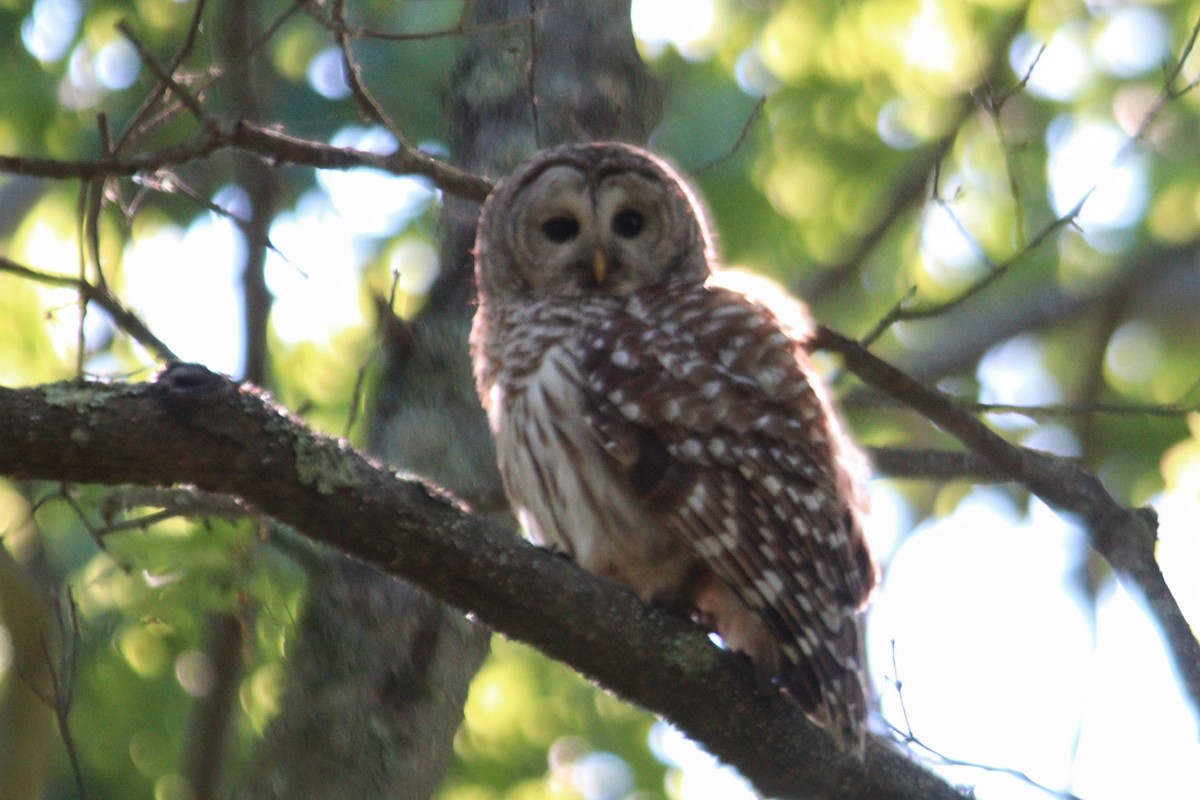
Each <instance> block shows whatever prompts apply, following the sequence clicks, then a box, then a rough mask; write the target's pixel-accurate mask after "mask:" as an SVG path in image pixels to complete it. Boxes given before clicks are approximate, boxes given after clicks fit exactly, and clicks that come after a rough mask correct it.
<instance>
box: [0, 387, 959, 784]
mask: <svg viewBox="0 0 1200 800" xmlns="http://www.w3.org/2000/svg"><path fill="white" fill-rule="evenodd" d="M135 432H136V433H135ZM0 474H5V475H10V476H13V477H15V478H29V479H53V480H65V481H71V482H83V483H108V484H112V483H138V484H151V485H164V484H168V485H169V484H172V483H190V484H194V485H196V486H198V487H200V488H202V489H206V490H208V491H211V492H218V493H221V494H229V495H234V496H239V497H243V498H245V500H246V501H247V502H249V503H250V504H251V505H253V506H255V507H257V508H258V509H259V510H261V511H263V512H264V513H267V514H269V515H271V516H273V517H275V518H276V519H278V520H280V521H281V522H284V523H286V524H289V525H291V526H293V527H295V528H297V529H298V530H300V531H302V532H303V533H305V534H306V535H307V536H309V537H311V538H313V539H315V540H317V541H321V542H324V543H325V544H329V545H332V546H333V547H336V548H338V549H340V550H342V551H344V552H346V553H350V554H352V555H354V556H356V557H357V558H359V559H362V560H363V561H366V562H369V563H370V564H373V565H375V566H376V567H379V568H382V569H386V570H387V571H388V572H390V573H392V574H394V575H396V576H398V577H402V578H404V579H406V580H410V581H412V582H413V583H414V584H417V585H419V586H420V587H421V588H422V589H424V590H426V591H428V592H429V593H430V594H432V595H434V596H436V597H437V598H438V599H439V600H442V601H444V602H447V603H450V604H453V605H454V606H455V607H456V608H459V609H461V610H470V611H472V612H473V614H474V615H475V617H476V618H477V619H479V620H480V621H481V622H482V623H484V624H486V625H489V626H491V627H493V628H495V629H496V630H498V631H501V632H503V633H504V634H506V635H508V636H511V637H513V638H516V639H520V640H521V641H524V642H527V643H529V644H531V645H533V646H535V647H537V648H538V649H540V650H542V651H543V652H545V653H546V654H547V655H549V656H551V657H552V658H556V659H559V660H560V661H563V662H565V663H567V664H569V665H570V666H572V667H573V668H575V669H576V670H578V671H580V672H581V673H583V674H584V675H587V676H588V677H591V678H593V679H595V680H597V681H598V682H600V683H601V684H602V685H604V686H606V687H607V688H609V689H611V690H612V691H614V692H616V693H617V694H619V695H620V696H622V697H624V698H626V699H628V700H630V701H631V702H634V703H637V704H639V705H641V706H644V707H645V708H648V709H650V710H651V711H654V712H655V713H659V714H662V715H663V716H664V717H666V718H668V719H670V720H671V721H672V722H673V723H675V724H676V725H678V726H679V728H680V729H681V730H683V731H684V732H685V733H687V734H688V735H689V736H692V737H693V738H695V739H696V740H697V741H699V742H700V743H701V744H703V745H704V746H705V747H706V748H708V750H709V751H710V752H712V753H713V754H714V755H716V756H717V757H719V758H721V759H723V760H725V761H726V762H728V763H730V764H733V765H734V766H736V767H738V769H740V770H741V771H742V773H743V774H744V775H746V777H747V778H748V779H749V780H750V781H751V782H753V783H754V784H755V785H756V786H757V787H758V788H759V789H761V790H762V791H763V792H764V793H765V794H767V795H769V796H774V797H781V798H809V799H810V800H820V799H821V798H828V800H833V798H838V799H839V800H853V799H854V798H863V799H864V800H865V799H866V798H871V799H872V800H890V799H894V800H918V798H923V799H924V800H950V798H956V797H959V794H958V793H957V792H956V791H955V790H954V789H952V788H951V787H949V786H947V785H946V784H945V783H943V782H942V781H940V780H939V779H938V778H936V777H934V776H933V775H931V774H929V773H928V772H926V771H925V770H924V769H922V768H921V767H920V766H918V765H916V764H914V763H912V762H911V761H910V760H909V758H908V756H907V755H905V754H903V753H900V752H897V751H896V750H894V749H892V746H891V745H890V744H889V743H887V742H885V741H881V740H877V739H872V740H871V741H870V742H868V744H867V752H866V757H865V760H864V761H863V762H861V763H860V762H858V761H857V760H856V759H853V758H846V757H843V756H840V755H839V754H838V753H837V751H836V750H835V748H834V745H833V742H832V740H831V739H830V738H829V737H828V736H827V735H826V734H825V733H824V732H823V731H821V730H820V729H818V728H817V727H815V726H814V725H813V724H812V723H810V722H808V721H807V720H806V719H805V718H804V716H803V714H802V713H801V712H800V710H799V709H798V708H797V706H796V705H795V703H792V702H791V701H790V700H788V699H787V698H786V697H784V696H783V695H782V694H780V693H779V692H778V691H775V690H773V689H772V688H771V687H765V686H762V685H761V684H760V683H759V682H758V681H757V680H756V679H755V676H754V672H753V668H752V667H751V666H750V665H749V664H748V663H746V661H745V659H743V658H740V657H738V656H736V655H733V654H731V653H728V652H725V651H722V650H719V649H718V648H716V647H713V645H712V643H711V642H709V640H708V637H707V636H705V635H704V633H703V632H702V631H701V630H700V629H699V628H698V627H697V626H695V625H693V624H691V623H690V622H688V621H687V620H684V619H681V618H680V617H678V616H676V615H674V614H671V613H669V612H666V611H664V610H662V609H658V608H653V607H650V606H647V605H645V604H643V603H642V602H640V601H639V600H638V599H637V598H636V597H635V596H634V595H633V594H631V593H629V592H627V591H624V590H622V589H620V588H618V587H616V586H614V585H613V584H611V583H609V582H607V581H604V580H602V579H600V578H597V577H595V576H593V575H590V574H588V573H586V572H583V571H582V570H580V569H579V568H578V567H576V566H575V565H573V564H571V563H569V562H568V561H566V560H565V559H562V558H559V557H556V556H554V555H552V554H550V553H548V552H546V551H545V550H542V549H540V548H537V547H534V546H533V545H530V544H528V543H527V542H525V541H523V540H522V539H520V538H519V537H517V536H514V535H513V534H512V532H511V531H509V530H506V529H505V528H503V527H500V526H498V525H495V524H493V523H489V522H487V521H485V520H482V519H480V518H478V517H475V516H472V515H470V514H467V513H464V512H463V511H462V510H461V509H460V508H458V507H456V506H455V505H454V504H453V503H451V502H450V501H449V500H448V499H447V498H446V497H445V496H444V495H442V494H440V493H439V492H437V491H436V490H433V489H430V488H429V487H428V486H427V485H425V484H422V483H418V482H416V481H411V480H401V479H398V478H397V477H396V475H395V474H393V473H392V472H391V471H390V470H387V469H384V468H381V467H379V466H378V465H376V464H374V463H372V462H370V461H368V460H367V459H366V458H364V457H363V456H360V455H359V454H357V453H355V452H354V451H353V450H351V449H350V448H349V447H347V446H346V445H345V444H344V443H341V442H338V441H335V440H332V439H329V438H327V437H323V436H318V435H315V434H313V433H312V432H311V431H309V430H307V429H306V428H305V427H304V426H303V425H302V424H300V423H298V422H296V421H294V420H292V419H290V418H289V417H288V416H287V415H286V414H285V413H284V412H282V411H281V410H279V409H278V408H275V407H272V406H270V405H268V404H266V403H264V401H263V400H262V399H261V398H260V397H258V396H257V395H255V394H253V393H251V392H248V391H246V390H240V391H239V389H238V388H237V387H236V386H234V385H233V384H232V383H230V382H229V381H228V380H226V379H224V378H221V377H220V376H217V375H215V374H213V373H210V372H208V371H206V370H204V369H203V368H201V367H194V366H187V365H182V366H179V367H176V368H174V369H172V370H170V371H169V372H168V373H167V374H166V376H165V377H164V378H162V379H160V380H159V381H158V383H156V384H152V385H146V384H140V385H128V384H124V385H122V384H110V385H101V384H90V385H85V384H79V383H69V384H50V385H46V386H40V387H37V388H34V389H5V388H0ZM338 624H341V621H339V623H338ZM377 633H378V629H373V630H371V631H368V634H377ZM381 638H383V639H386V638H387V637H381ZM376 641H378V638H377V639H376ZM364 642H365V640H363V639H360V640H359V641H358V642H357V643H352V644H358V645H360V649H365V647H367V645H366V644H365V643H364ZM377 702H378V698H377ZM337 710H338V712H339V713H341V714H343V715H348V714H349V712H348V711H347V709H346V708H345V707H344V706H339V707H338V709H337ZM359 718H360V719H363V720H364V721H366V722H369V721H373V720H375V719H377V717H368V716H366V715H364V716H361V717H359ZM389 719H391V718H390V717H389ZM324 746H325V745H324V744H323V743H322V742H316V741H312V740H311V739H309V740H306V741H305V744H304V745H303V747H302V749H301V753H302V755H303V757H304V758H312V757H313V755H312V754H314V753H316V752H319V751H320V750H321V749H322V747H324ZM377 752H378V751H377ZM308 789H309V787H307V786H305V787H303V788H302V789H298V790H297V793H296V794H293V795H292V796H294V797H313V796H320V795H314V794H312V793H311V792H310V791H308ZM390 790H391V789H389V791H390ZM363 791H364V792H366V793H365V794H344V795H342V796H343V797H373V796H378V794H379V793H378V792H373V791H371V790H369V789H365V790H363ZM326 796H329V795H326ZM392 796H397V797H405V796H410V795H405V794H395V795H392Z"/></svg>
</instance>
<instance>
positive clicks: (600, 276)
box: [592, 250, 608, 286]
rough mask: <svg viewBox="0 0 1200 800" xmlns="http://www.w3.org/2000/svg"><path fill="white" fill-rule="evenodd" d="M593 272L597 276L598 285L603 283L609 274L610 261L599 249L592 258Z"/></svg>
mask: <svg viewBox="0 0 1200 800" xmlns="http://www.w3.org/2000/svg"><path fill="white" fill-rule="evenodd" d="M592 272H593V274H595V276H596V285H597V286H601V285H603V284H604V279H605V278H606V277H607V276H608V262H607V261H606V260H605V259H604V253H602V252H601V251H599V250H597V251H596V255H595V257H594V258H593V259H592Z"/></svg>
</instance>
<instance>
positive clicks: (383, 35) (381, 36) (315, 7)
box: [298, 0, 540, 42]
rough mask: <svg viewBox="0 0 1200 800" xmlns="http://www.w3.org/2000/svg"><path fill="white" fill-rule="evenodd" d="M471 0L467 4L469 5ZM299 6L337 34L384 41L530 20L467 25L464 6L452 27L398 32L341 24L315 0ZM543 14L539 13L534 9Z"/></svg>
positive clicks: (478, 30) (468, 31)
mask: <svg viewBox="0 0 1200 800" xmlns="http://www.w3.org/2000/svg"><path fill="white" fill-rule="evenodd" d="M469 3H470V0H468V3H467V4H466V5H469ZM298 5H300V6H303V7H304V10H305V11H306V12H308V14H309V16H311V17H312V18H313V19H314V20H316V22H317V24H319V25H321V26H322V27H323V28H326V29H328V30H329V31H331V32H333V33H334V34H336V35H345V36H347V37H349V38H351V39H376V40H379V41H384V42H425V41H430V40H432V39H444V38H447V37H454V36H471V35H474V34H476V33H482V32H484V31H494V30H502V29H504V28H513V27H516V26H518V25H524V24H525V23H526V22H528V19H527V18H526V17H514V18H512V19H502V20H498V21H496V22H489V23H487V24H485V25H474V26H468V25H467V24H466V22H465V20H466V19H467V18H468V17H469V15H468V14H467V13H466V9H465V8H464V11H463V13H462V14H461V15H460V16H459V21H458V23H457V24H455V25H452V26H451V27H449V28H442V29H440V30H436V31H418V32H415V33H396V32H392V31H379V30H375V29H373V28H364V27H356V26H352V25H346V24H345V22H344V21H343V22H341V23H339V22H338V21H337V20H334V19H332V18H330V17H327V16H325V15H324V14H322V13H321V7H320V3H316V2H313V1H312V0H301V1H300V2H299V3H298ZM535 13H540V12H535Z"/></svg>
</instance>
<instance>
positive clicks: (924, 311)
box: [862, 19, 1200, 346]
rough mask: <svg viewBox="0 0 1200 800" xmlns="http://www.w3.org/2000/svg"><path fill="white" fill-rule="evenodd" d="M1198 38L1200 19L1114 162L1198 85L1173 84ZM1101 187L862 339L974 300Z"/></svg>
mask: <svg viewBox="0 0 1200 800" xmlns="http://www.w3.org/2000/svg"><path fill="white" fill-rule="evenodd" d="M1197 37H1200V19H1198V20H1197V22H1196V25H1195V27H1193V28H1192V32H1191V35H1190V36H1189V37H1188V40H1187V42H1186V43H1185V44H1184V46H1183V49H1182V51H1181V53H1180V56H1179V58H1178V60H1177V61H1176V63H1175V66H1174V68H1173V69H1171V70H1170V71H1168V73H1167V74H1166V76H1165V78H1164V81H1163V88H1162V89H1161V90H1160V91H1159V94H1158V97H1157V98H1156V99H1155V102H1154V103H1153V104H1152V105H1151V106H1150V108H1149V109H1148V110H1147V111H1146V113H1145V114H1144V115H1143V117H1142V121H1141V122H1140V123H1139V124H1138V127H1137V130H1136V131H1135V132H1134V133H1133V134H1132V135H1131V136H1130V137H1129V138H1128V139H1126V141H1125V143H1124V145H1123V146H1122V147H1121V149H1120V150H1118V151H1117V154H1116V156H1115V157H1114V158H1113V163H1115V162H1117V161H1120V160H1121V159H1122V158H1123V157H1124V156H1125V155H1126V154H1127V153H1128V152H1129V151H1130V150H1131V149H1132V148H1133V147H1134V146H1136V145H1137V144H1138V143H1139V142H1140V141H1142V139H1144V138H1145V136H1146V134H1147V133H1148V131H1149V130H1150V127H1151V126H1152V125H1153V123H1154V121H1155V120H1156V119H1157V118H1158V117H1159V115H1161V113H1162V111H1163V110H1164V109H1165V108H1166V105H1167V103H1169V102H1171V101H1172V100H1176V99H1178V98H1179V97H1182V96H1183V95H1184V94H1186V93H1187V92H1189V91H1191V90H1192V89H1193V88H1194V86H1195V84H1194V83H1193V84H1189V85H1188V86H1186V87H1184V88H1183V89H1181V90H1176V89H1174V83H1175V81H1176V80H1177V79H1178V77H1179V75H1180V74H1181V72H1182V71H1183V66H1184V62H1186V60H1187V58H1188V56H1189V55H1190V54H1191V52H1192V50H1193V48H1194V47H1195V45H1196V41H1197ZM1040 57H1041V53H1040V52H1039V53H1038V58H1040ZM1035 64H1036V60H1035ZM1032 69H1033V67H1032V66H1031V67H1030V70H1029V71H1028V72H1027V73H1026V75H1025V77H1024V79H1023V80H1022V82H1021V84H1019V86H1023V85H1024V84H1025V83H1026V82H1027V81H1028V79H1029V77H1030V74H1031V73H1032ZM1004 99H1007V97H1005V98H1004ZM997 130H999V125H998V123H997ZM1010 178H1011V165H1010ZM1098 186H1099V181H1098V180H1097V182H1095V183H1093V184H1092V185H1091V187H1090V188H1088V190H1087V191H1086V192H1084V193H1083V195H1082V196H1081V197H1080V198H1079V199H1078V200H1077V201H1076V202H1075V204H1074V205H1073V206H1072V207H1071V208H1070V209H1068V210H1067V211H1066V213H1064V214H1062V215H1060V216H1059V217H1058V218H1057V219H1055V220H1053V221H1051V222H1050V223H1049V224H1048V225H1046V226H1045V227H1044V228H1042V230H1041V231H1040V232H1039V233H1038V234H1037V235H1036V236H1034V237H1033V239H1032V240H1030V241H1029V242H1028V243H1027V244H1025V245H1024V246H1022V247H1020V248H1019V249H1018V250H1017V252H1016V253H1014V254H1013V255H1012V256H1011V257H1009V258H1008V259H1006V260H1005V261H1003V262H1001V263H1000V264H997V265H994V266H992V265H990V264H989V266H990V267H991V268H990V269H989V270H988V272H987V274H985V275H984V276H983V277H982V278H980V279H979V280H977V281H975V282H973V283H971V284H970V285H969V286H967V287H966V288H965V289H963V290H961V291H960V292H958V293H957V294H955V295H954V296H953V297H951V298H950V299H949V300H945V301H942V302H937V303H925V304H921V305H915V306H910V305H908V304H907V302H908V301H907V298H903V299H901V300H900V301H898V302H897V303H896V304H895V305H894V306H893V307H892V308H891V309H890V310H889V311H888V312H887V313H886V314H884V316H883V317H882V318H881V319H880V320H879V321H878V322H877V323H876V324H875V326H874V327H873V328H871V330H870V331H869V332H868V333H867V334H866V335H865V336H864V337H863V338H862V342H863V344H864V345H867V346H870V345H871V344H872V343H874V342H875V341H877V340H878V339H879V337H880V336H882V335H883V334H884V333H885V332H886V331H887V330H888V329H889V328H890V327H891V326H892V325H894V324H895V323H897V322H904V321H912V320H919V319H928V318H930V317H934V316H938V315H940V314H943V313H945V312H946V311H949V310H951V309H953V308H955V307H957V306H959V305H962V304H963V303H965V302H966V301H967V300H969V299H971V298H972V297H974V296H975V295H977V294H979V293H980V292H982V291H983V290H984V289H986V288H988V287H989V286H991V285H992V284H993V283H995V282H996V281H998V280H1000V279H1001V278H1003V277H1005V276H1006V275H1007V274H1008V273H1009V272H1010V271H1011V270H1012V268H1013V267H1014V266H1016V265H1017V264H1019V263H1020V262H1022V261H1024V260H1025V258H1027V257H1028V256H1029V255H1031V254H1032V253H1033V252H1034V251H1036V250H1037V249H1038V248H1039V247H1040V246H1041V245H1042V244H1043V243H1044V242H1045V241H1046V240H1047V239H1049V238H1050V237H1051V236H1052V235H1053V234H1055V233H1057V232H1058V231H1059V230H1061V229H1062V228H1064V227H1067V226H1068V225H1074V224H1075V220H1076V219H1078V218H1079V215H1080V214H1081V213H1082V212H1083V208H1084V206H1085V205H1086V204H1087V202H1088V200H1090V199H1091V197H1092V195H1093V194H1094V193H1095V191H1096V188H1097V187H1098ZM1014 188H1015V184H1014ZM947 213H949V214H951V216H952V218H954V219H955V222H956V223H957V222H958V221H957V217H956V216H954V214H953V212H952V211H950V210H949V209H948V208H947ZM960 229H961V226H960ZM1019 235H1021V236H1022V238H1023V235H1022V234H1020V233H1019ZM968 240H969V241H971V242H972V244H973V245H975V246H976V247H977V248H978V245H976V244H975V242H974V239H973V237H968Z"/></svg>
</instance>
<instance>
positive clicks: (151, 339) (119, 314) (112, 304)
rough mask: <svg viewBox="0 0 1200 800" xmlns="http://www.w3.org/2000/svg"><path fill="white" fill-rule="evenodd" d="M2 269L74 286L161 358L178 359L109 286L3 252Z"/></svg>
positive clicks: (43, 281)
mask: <svg viewBox="0 0 1200 800" xmlns="http://www.w3.org/2000/svg"><path fill="white" fill-rule="evenodd" d="M0 272H7V273H9V274H10V275H17V276H20V277H22V278H28V279H29V280H31V281H36V282H38V283H44V284H46V285H48V286H62V287H64V288H68V289H74V290H75V291H76V292H78V293H79V296H80V297H82V298H84V299H85V300H86V301H87V302H89V303H95V304H96V305H98V306H100V307H101V308H103V309H104V310H105V312H106V313H107V314H108V316H109V317H110V318H111V319H112V321H113V324H115V325H116V326H117V327H118V328H119V329H120V330H122V331H124V332H125V333H126V334H128V335H129V337H130V338H132V339H134V340H135V341H136V342H138V343H139V344H141V345H142V346H143V347H145V348H146V349H147V350H149V351H150V352H152V353H153V354H154V355H155V356H156V357H157V358H158V359H159V360H161V361H174V360H176V358H175V354H174V353H173V352H171V348H169V347H167V345H166V344H164V343H163V341H162V340H161V339H159V338H158V337H157V336H155V335H154V334H153V333H151V332H150V329H149V328H147V327H146V324H145V323H144V322H142V321H141V319H139V318H138V316H137V315H136V314H134V313H133V312H132V311H130V310H129V309H127V308H125V306H123V305H121V301H120V300H118V299H117V298H116V297H114V296H113V295H112V293H111V292H109V291H108V290H107V289H104V288H102V287H99V286H95V285H93V284H91V283H89V282H88V281H86V280H82V279H80V278H71V277H68V276H66V275H55V274H53V273H50V272H39V271H38V270H34V269H30V268H29V267H26V266H22V265H21V264H18V263H17V262H15V261H11V260H10V259H7V258H5V257H4V256H0Z"/></svg>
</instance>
